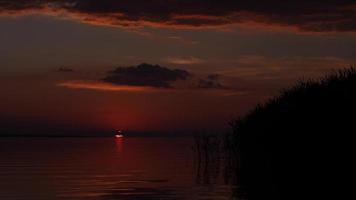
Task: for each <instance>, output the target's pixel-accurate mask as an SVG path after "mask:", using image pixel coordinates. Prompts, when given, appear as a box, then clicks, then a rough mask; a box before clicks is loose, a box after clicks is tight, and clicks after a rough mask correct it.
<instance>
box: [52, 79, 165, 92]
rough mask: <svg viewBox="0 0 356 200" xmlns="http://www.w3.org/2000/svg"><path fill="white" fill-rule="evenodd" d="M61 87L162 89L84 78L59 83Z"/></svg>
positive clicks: (133, 89) (152, 90) (107, 89)
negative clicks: (86, 79) (85, 79)
mask: <svg viewBox="0 0 356 200" xmlns="http://www.w3.org/2000/svg"><path fill="white" fill-rule="evenodd" d="M57 86H59V87H66V88H69V89H84V90H96V91H108V92H141V93H142V92H148V93H151V92H158V91H162V90H159V89H157V88H153V87H143V86H129V85H115V84H111V83H105V82H101V81H83V80H70V81H64V82H60V83H57Z"/></svg>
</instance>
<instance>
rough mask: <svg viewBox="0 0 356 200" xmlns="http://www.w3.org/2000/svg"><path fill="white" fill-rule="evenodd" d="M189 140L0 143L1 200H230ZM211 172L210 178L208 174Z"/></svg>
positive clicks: (220, 178)
mask: <svg viewBox="0 0 356 200" xmlns="http://www.w3.org/2000/svg"><path fill="white" fill-rule="evenodd" d="M192 145H193V139H191V138H118V139H116V138H2V139H0V199H1V200H57V199H70V200H71V199H78V200H81V199H86V200H87V199H88V200H91V199H93V200H94V199H95V200H151V199H152V200H158V199H174V200H178V199H187V200H194V199H232V196H233V192H232V191H233V189H234V187H233V186H230V184H228V182H227V179H228V178H229V177H228V175H226V174H225V175H224V173H220V172H219V171H220V170H218V169H216V170H215V168H214V170H212V171H211V170H210V171H209V170H208V169H209V168H207V167H206V166H205V167H204V164H203V165H202V164H201V163H199V162H197V159H196V154H195V153H194V152H193V150H192ZM211 172H213V173H211Z"/></svg>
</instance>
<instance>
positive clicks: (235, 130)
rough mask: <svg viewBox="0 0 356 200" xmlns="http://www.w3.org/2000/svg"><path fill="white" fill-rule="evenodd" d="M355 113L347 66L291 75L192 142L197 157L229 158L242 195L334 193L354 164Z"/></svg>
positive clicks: (355, 73)
mask: <svg viewBox="0 0 356 200" xmlns="http://www.w3.org/2000/svg"><path fill="white" fill-rule="evenodd" d="M355 114H356V68H354V67H351V68H347V69H342V70H339V71H334V72H332V73H329V74H327V75H325V76H324V77H322V78H320V79H310V80H300V81H298V82H297V83H296V84H295V85H294V86H292V87H290V88H287V89H285V90H283V91H282V92H281V93H280V94H279V95H278V96H275V97H274V98H271V99H269V100H268V101H266V102H265V103H263V104H259V105H257V106H256V107H255V108H254V109H253V110H251V111H250V112H249V113H248V114H247V115H246V116H244V117H241V118H239V119H237V120H234V121H232V122H231V123H230V124H231V127H232V133H231V134H226V135H224V136H216V135H215V136H212V135H204V134H200V135H198V136H197V137H196V139H195V148H194V149H195V151H196V152H197V154H198V155H199V156H198V160H199V162H203V163H209V162H213V161H212V159H215V158H216V157H217V156H215V154H222V155H223V156H224V157H225V158H227V159H224V162H228V164H225V165H227V166H229V163H234V164H233V165H230V170H232V171H234V174H235V178H236V180H235V181H236V182H234V183H236V184H239V186H240V187H239V188H243V190H244V192H246V195H245V197H246V198H247V199H252V200H253V199H330V198H334V199H340V198H342V196H347V193H348V190H347V188H348V186H347V182H346V180H347V179H348V178H347V177H349V176H350V174H351V170H353V169H352V167H351V166H352V165H351V163H352V162H353V160H354V154H353V153H352V152H353V150H354V147H355V140H354V139H353V138H354V137H353V136H354V134H355V133H356V131H355V129H356V117H355ZM206 165H208V164H206ZM224 173H226V172H224ZM237 199H240V197H238V198H237Z"/></svg>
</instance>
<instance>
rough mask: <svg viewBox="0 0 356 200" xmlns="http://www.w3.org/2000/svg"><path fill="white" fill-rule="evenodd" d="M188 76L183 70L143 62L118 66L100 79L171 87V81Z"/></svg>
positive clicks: (120, 82)
mask: <svg viewBox="0 0 356 200" xmlns="http://www.w3.org/2000/svg"><path fill="white" fill-rule="evenodd" d="M189 76H190V73H189V72H187V71H185V70H181V69H168V68H166V67H161V66H159V65H151V64H146V63H143V64H140V65H137V66H131V67H118V68H117V69H115V70H114V71H110V72H109V73H108V75H107V76H106V77H105V78H104V79H102V80H103V81H104V82H108V83H112V84H116V85H130V86H151V87H158V88H172V85H171V83H172V82H174V81H177V80H185V79H187V78H188V77H189Z"/></svg>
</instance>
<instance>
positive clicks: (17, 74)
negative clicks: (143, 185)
mask: <svg viewBox="0 0 356 200" xmlns="http://www.w3.org/2000/svg"><path fill="white" fill-rule="evenodd" d="M355 11H356V3H355V2H354V1H348V0H315V1H307V0H298V1H296V0H292V1H282V0H266V1H261V0H259V1H258V0H250V1H232V0H231V1H230V0H225V1H221V0H209V1H207V0H204V1H203V0H196V1H192V0H151V1H147V0H122V1H115V0H100V1H99V0H11V1H3V0H0V27H1V28H0V44H1V45H0V92H1V94H0V125H1V128H0V134H1V135H18V134H20V135H21V134H36V133H37V134H40V133H41V134H42V133H44V134H50V135H51V134H52V135H56V134H57V135H60V134H64V135H65V134H67V135H71V134H73V135H75V134H82V135H85V134H91V133H94V132H95V133H96V134H97V133H99V134H100V132H104V131H110V130H115V129H120V130H125V131H126V130H127V131H148V132H192V131H201V130H208V131H212V130H214V131H221V130H223V129H225V128H228V122H229V121H230V120H232V119H235V118H237V117H240V116H243V115H244V114H246V113H247V112H248V111H249V110H250V109H251V108H253V106H254V105H256V104H257V103H262V102H264V101H265V100H266V99H268V98H270V97H271V96H273V95H276V94H278V92H279V91H280V90H281V89H282V88H286V87H289V86H291V85H292V84H293V83H295V81H297V80H300V79H309V78H316V77H319V76H320V75H322V74H324V73H326V72H330V71H332V70H337V69H341V68H344V67H349V66H352V65H355V64H356V37H355V31H356V20H355V19H356V12H355Z"/></svg>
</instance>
